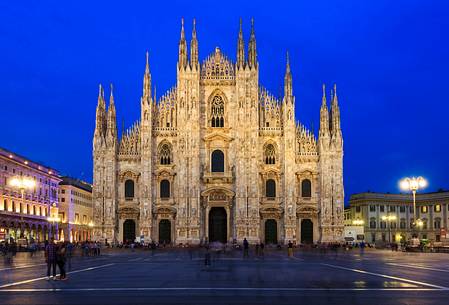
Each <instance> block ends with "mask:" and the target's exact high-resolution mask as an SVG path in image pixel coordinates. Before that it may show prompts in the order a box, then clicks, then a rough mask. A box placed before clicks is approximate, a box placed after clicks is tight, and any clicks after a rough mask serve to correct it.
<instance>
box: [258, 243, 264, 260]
mask: <svg viewBox="0 0 449 305" xmlns="http://www.w3.org/2000/svg"><path fill="white" fill-rule="evenodd" d="M264 248H265V245H264V243H260V249H259V255H260V257H261V258H262V259H264V254H263V249H264Z"/></svg>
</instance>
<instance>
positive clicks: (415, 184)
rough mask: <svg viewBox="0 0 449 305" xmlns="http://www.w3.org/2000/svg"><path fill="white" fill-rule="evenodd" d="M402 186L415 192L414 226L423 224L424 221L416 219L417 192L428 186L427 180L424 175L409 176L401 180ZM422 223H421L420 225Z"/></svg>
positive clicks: (405, 189)
mask: <svg viewBox="0 0 449 305" xmlns="http://www.w3.org/2000/svg"><path fill="white" fill-rule="evenodd" d="M399 184H400V186H401V189H403V190H404V191H411V192H412V194H413V221H414V223H413V225H414V226H422V221H421V220H419V222H418V219H416V192H417V191H418V190H419V189H421V188H425V187H426V186H427V181H426V179H424V178H423V177H421V176H419V177H411V178H409V177H407V178H404V179H402V180H401V182H400V183H399ZM419 223H421V225H419Z"/></svg>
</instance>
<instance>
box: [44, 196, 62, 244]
mask: <svg viewBox="0 0 449 305" xmlns="http://www.w3.org/2000/svg"><path fill="white" fill-rule="evenodd" d="M47 221H48V222H50V223H51V224H52V226H51V228H52V230H51V231H52V232H53V234H52V237H53V238H54V237H55V235H56V234H55V231H56V229H57V228H55V223H58V222H60V221H61V218H60V217H59V215H58V207H57V206H56V203H53V205H52V206H51V207H50V216H49V217H47ZM56 237H57V236H56ZM55 239H57V238H55Z"/></svg>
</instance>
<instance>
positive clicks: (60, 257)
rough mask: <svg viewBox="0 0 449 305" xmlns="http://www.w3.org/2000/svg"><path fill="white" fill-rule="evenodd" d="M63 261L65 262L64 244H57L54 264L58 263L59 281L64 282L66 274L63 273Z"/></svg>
mask: <svg viewBox="0 0 449 305" xmlns="http://www.w3.org/2000/svg"><path fill="white" fill-rule="evenodd" d="M65 261H66V246H65V243H61V244H59V247H58V250H57V251H56V262H57V263H58V267H59V273H60V274H61V275H60V277H59V278H60V279H61V280H63V281H64V280H66V279H67V277H66V273H65Z"/></svg>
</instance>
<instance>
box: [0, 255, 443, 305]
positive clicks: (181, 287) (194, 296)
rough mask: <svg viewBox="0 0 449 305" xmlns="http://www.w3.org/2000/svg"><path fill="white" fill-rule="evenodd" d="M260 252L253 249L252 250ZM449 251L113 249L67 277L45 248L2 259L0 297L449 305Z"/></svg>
mask: <svg viewBox="0 0 449 305" xmlns="http://www.w3.org/2000/svg"><path fill="white" fill-rule="evenodd" d="M252 254H253V255H254V253H252ZM448 258H449V256H448V255H447V254H431V253H429V254H424V253H402V252H389V251H381V250H368V251H366V252H365V253H364V254H361V253H360V252H359V251H358V250H351V251H347V252H346V251H339V252H327V253H320V252H308V251H300V250H297V251H296V252H295V254H294V257H293V258H288V257H287V255H286V252H285V251H284V250H275V249H273V250H269V251H266V253H265V257H264V259H260V258H259V259H256V258H254V256H250V258H249V259H246V260H244V259H242V253H241V251H231V252H228V253H226V254H222V255H220V256H219V257H216V256H213V260H212V264H211V266H209V267H207V266H204V250H195V251H192V252H189V251H187V250H178V249H162V250H157V251H155V253H154V256H152V255H151V251H148V250H136V251H135V252H131V250H129V249H123V250H114V251H107V252H105V253H104V254H102V255H101V256H100V257H74V258H73V259H72V271H71V272H69V274H68V277H69V279H68V280H67V281H46V279H45V272H46V266H45V264H44V262H43V258H42V256H41V255H38V256H37V257H34V258H32V259H31V258H29V257H28V256H27V255H24V254H22V253H21V254H19V255H18V256H17V257H16V258H15V261H14V263H13V264H12V265H5V264H3V262H2V264H1V265H0V303H1V304H56V303H64V304H83V305H87V304H148V303H151V304H343V303H350V304H447V302H448V300H449V261H448V260H447V259H448Z"/></svg>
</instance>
